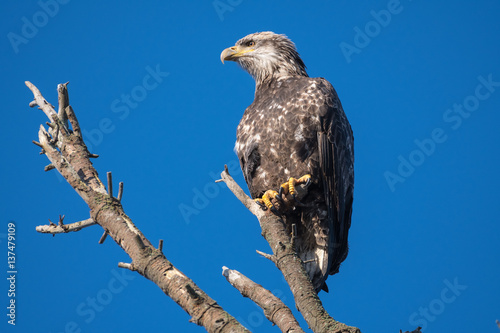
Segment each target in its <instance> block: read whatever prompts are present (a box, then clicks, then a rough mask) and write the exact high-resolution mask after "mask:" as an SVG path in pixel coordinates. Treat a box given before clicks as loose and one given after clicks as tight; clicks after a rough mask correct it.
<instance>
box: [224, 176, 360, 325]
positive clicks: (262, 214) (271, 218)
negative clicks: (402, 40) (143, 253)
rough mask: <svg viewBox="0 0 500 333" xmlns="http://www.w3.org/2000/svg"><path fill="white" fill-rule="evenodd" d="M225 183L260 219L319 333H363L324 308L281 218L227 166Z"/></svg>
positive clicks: (297, 299)
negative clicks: (261, 203) (247, 190)
mask: <svg viewBox="0 0 500 333" xmlns="http://www.w3.org/2000/svg"><path fill="white" fill-rule="evenodd" d="M221 178H222V180H223V181H224V182H225V183H226V185H227V187H228V188H229V189H230V190H231V192H233V194H234V195H235V196H236V197H237V198H238V199H239V200H240V201H241V202H242V203H243V204H244V205H245V207H247V208H248V210H250V212H252V214H254V215H255V216H256V217H257V219H258V220H259V224H260V227H261V229H262V235H263V236H264V238H265V239H266V240H267V242H268V243H269V245H270V247H271V249H272V251H273V256H274V258H275V260H273V261H274V262H275V264H276V267H278V269H279V270H280V271H281V272H282V273H283V276H284V277H285V280H286V282H287V283H288V285H289V286H290V289H291V291H292V293H293V297H294V299H295V304H296V306H297V309H298V310H299V311H300V313H301V314H302V316H303V317H304V319H305V320H306V322H307V324H308V325H309V327H310V328H311V329H312V330H313V331H314V332H316V333H320V332H321V333H323V332H325V333H326V332H334V333H360V330H359V329H358V328H356V327H351V326H347V325H345V324H343V323H341V322H338V321H336V320H335V319H333V318H332V317H331V316H330V315H329V314H328V312H327V311H326V310H325V308H324V307H323V304H322V303H321V300H320V299H319V298H318V294H317V293H316V291H315V290H314V287H313V286H312V283H311V281H310V279H309V276H308V275H307V273H306V271H305V269H304V265H303V263H302V260H301V259H300V258H299V256H298V255H297V253H296V252H295V250H294V247H293V246H292V240H291V237H290V235H288V234H287V232H286V229H285V224H284V222H283V220H282V219H281V218H279V217H278V216H276V215H274V214H272V213H271V212H270V211H269V210H268V211H263V210H262V208H261V207H260V206H259V205H258V204H257V203H255V201H253V200H252V199H251V198H250V197H249V196H248V195H246V194H245V192H244V191H243V190H242V189H241V187H240V186H239V185H238V184H237V183H236V182H235V181H234V179H233V178H232V177H231V176H230V175H229V172H228V170H227V166H226V167H225V170H224V171H223V172H222V173H221ZM296 190H297V194H298V198H299V200H300V199H301V196H303V195H304V194H305V192H304V191H305V188H304V187H302V188H299V187H297V188H296Z"/></svg>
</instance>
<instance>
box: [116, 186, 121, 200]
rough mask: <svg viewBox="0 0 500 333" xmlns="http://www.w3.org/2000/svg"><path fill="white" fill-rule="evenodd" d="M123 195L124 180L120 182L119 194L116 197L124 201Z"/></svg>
mask: <svg viewBox="0 0 500 333" xmlns="http://www.w3.org/2000/svg"><path fill="white" fill-rule="evenodd" d="M122 196H123V182H120V183H119V184H118V196H117V197H116V199H117V200H118V201H122Z"/></svg>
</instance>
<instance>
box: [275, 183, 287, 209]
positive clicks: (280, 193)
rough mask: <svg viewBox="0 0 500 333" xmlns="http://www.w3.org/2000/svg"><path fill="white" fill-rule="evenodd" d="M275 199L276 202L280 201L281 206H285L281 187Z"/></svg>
mask: <svg viewBox="0 0 500 333" xmlns="http://www.w3.org/2000/svg"><path fill="white" fill-rule="evenodd" d="M274 198H275V199H276V200H278V201H279V203H280V204H282V205H284V204H285V201H284V200H283V194H282V191H281V187H280V190H279V192H278V194H277V195H276V196H275V197H274Z"/></svg>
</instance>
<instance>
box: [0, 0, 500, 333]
mask: <svg viewBox="0 0 500 333" xmlns="http://www.w3.org/2000/svg"><path fill="white" fill-rule="evenodd" d="M1 9H2V10H1V14H0V16H1V17H0V27H1V36H2V38H1V54H0V60H1V62H2V63H3V64H4V65H3V66H2V67H1V69H0V71H1V77H2V80H1V91H2V95H3V98H2V102H3V109H4V113H3V114H4V116H3V119H4V120H3V125H2V131H0V138H1V142H2V152H3V161H4V162H3V165H2V173H1V174H0V177H1V184H2V187H3V188H4V190H3V191H2V194H1V202H2V204H1V205H0V213H1V216H2V224H1V229H0V249H1V250H0V253H4V255H3V258H5V259H4V263H3V264H2V267H3V269H4V273H3V275H4V276H5V277H7V258H6V257H7V242H6V234H7V232H8V223H9V221H14V223H15V226H16V234H15V236H16V250H15V251H16V255H17V261H16V265H17V270H18V274H17V280H16V304H17V307H16V311H17V312H16V314H17V317H16V326H15V327H12V326H11V325H9V324H7V316H6V314H7V309H6V307H7V305H8V302H9V300H10V299H9V298H8V296H7V292H8V289H9V284H8V283H7V282H8V281H7V280H6V278H5V279H2V280H3V282H2V283H0V288H1V290H0V294H1V295H2V296H1V298H0V300H1V304H2V306H1V307H0V308H1V309H3V310H2V314H1V316H0V318H2V320H1V321H0V330H1V331H2V332H16V331H17V332H47V333H49V332H52V333H56V332H57V333H59V332H73V331H74V332H134V331H143V332H153V331H155V332H157V331H164V332H203V329H202V328H200V327H198V326H196V325H195V324H192V323H189V322H188V319H189V317H188V315H187V314H186V313H185V312H184V311H183V310H181V309H180V308H179V307H178V306H177V305H176V304H175V303H174V302H173V301H172V300H170V299H169V298H167V297H166V296H165V295H164V294H163V293H162V292H161V291H160V290H159V288H158V287H156V286H155V285H154V284H153V283H151V282H150V281H147V280H146V279H144V278H142V277H141V276H139V275H138V274H134V273H132V272H129V271H124V270H121V269H119V268H118V267H117V263H118V262H119V261H124V262H127V261H128V257H127V255H126V254H125V253H124V252H123V251H122V250H121V249H120V248H119V247H118V246H117V245H116V244H115V243H114V242H113V241H112V240H110V239H108V240H107V241H106V242H105V244H103V245H98V244H97V242H98V240H99V238H100V236H101V233H102V230H100V229H99V228H98V227H94V228H88V229H86V230H83V231H80V232H78V233H73V234H67V235H58V236H56V237H51V236H48V235H41V234H38V233H36V232H35V226H37V225H40V224H46V223H47V222H48V221H47V219H51V220H52V221H56V220H57V217H58V215H59V214H65V215H66V220H65V221H66V222H68V223H69V222H73V221H78V220H82V219H86V218H88V213H89V212H88V207H87V206H86V205H85V204H84V202H83V201H82V200H81V199H80V197H78V196H77V195H76V193H75V192H74V191H73V190H72V189H71V188H70V187H69V185H68V184H67V183H66V182H65V181H64V180H62V179H61V177H58V176H57V174H56V172H55V171H50V172H47V173H46V172H44V171H43V167H44V166H45V165H47V164H48V160H47V159H46V158H45V156H40V155H39V154H38V152H39V148H38V147H36V146H34V145H33V144H32V143H31V140H34V139H37V132H38V127H39V124H41V123H45V121H46V119H45V116H44V115H43V114H42V112H40V111H37V110H34V109H30V108H29V107H28V103H29V102H30V101H31V99H32V95H31V92H30V91H29V90H28V89H27V88H26V87H25V86H24V81H25V80H30V81H31V82H33V83H34V84H35V85H37V86H38V88H40V90H41V91H42V93H43V94H44V96H45V97H46V98H47V99H48V100H49V101H50V102H52V103H53V104H56V103H57V94H56V86H57V84H58V83H63V82H67V81H70V82H71V83H70V84H69V94H70V102H71V104H72V106H73V108H74V110H75V111H76V113H77V116H78V117H79V121H80V125H81V126H82V129H84V134H85V136H86V138H87V143H88V144H89V146H90V147H92V152H93V153H96V154H99V155H100V156H101V157H100V158H99V159H97V160H95V166H96V168H97V170H98V171H99V172H100V175H101V179H103V180H104V179H105V175H106V172H107V171H112V172H113V178H114V180H115V182H116V184H115V187H117V182H118V181H123V182H124V183H125V191H124V196H123V204H124V207H125V211H126V212H127V214H128V215H129V216H130V217H132V219H133V221H134V222H135V224H136V225H137V226H138V227H139V228H140V229H141V230H142V231H143V232H144V234H145V235H146V236H147V237H148V238H149V239H150V240H151V241H152V242H153V243H156V242H158V240H159V239H163V240H164V242H165V243H164V252H165V253H166V255H167V257H168V258H169V259H170V260H171V261H172V262H173V263H174V264H175V265H176V266H177V267H178V268H179V269H180V270H181V271H183V272H184V273H186V274H187V275H188V276H189V277H191V278H192V279H193V280H194V281H195V282H196V283H197V284H198V285H199V286H200V287H201V288H202V289H204V290H205V291H206V292H207V293H209V294H210V296H211V297H213V298H214V299H216V300H217V301H218V303H219V304H220V305H222V306H223V307H224V308H225V309H226V310H227V311H229V312H230V313H231V314H232V315H233V316H235V317H236V318H238V319H239V320H240V321H241V322H242V323H244V325H246V326H247V327H248V328H249V329H251V330H252V331H255V332H276V331H277V329H276V328H273V327H272V326H271V325H270V324H269V322H268V321H267V320H266V319H265V317H264V315H263V314H262V311H260V310H259V309H258V308H257V307H256V306H255V305H254V304H253V303H252V302H251V301H249V300H248V299H244V298H242V297H241V295H240V294H239V293H238V292H237V291H236V290H235V289H233V288H232V287H231V286H230V285H229V284H228V283H227V282H226V280H225V279H224V277H222V275H221V267H222V266H227V267H229V268H231V269H236V270H239V271H240V272H242V273H243V274H246V275H247V276H248V277H250V278H252V279H253V280H254V281H256V282H258V283H261V284H263V285H264V286H265V287H266V288H268V289H270V290H273V291H274V292H275V293H276V294H277V295H278V296H280V297H281V298H282V299H283V300H284V302H285V303H287V304H288V305H289V306H290V307H291V308H292V309H294V305H293V298H292V295H291V293H290V292H289V289H288V286H287V285H286V284H285V283H284V281H283V278H282V277H281V274H280V273H279V271H277V269H276V268H275V267H274V266H273V265H272V264H271V263H270V262H268V261H267V260H265V259H263V258H261V257H259V256H258V255H257V254H256V253H255V250H256V249H258V250H262V251H269V249H268V245H267V243H266V242H265V240H264V239H263V238H262V237H261V236H260V229H259V226H258V223H257V221H256V220H255V219H254V218H253V216H252V215H251V214H250V213H249V212H248V211H246V209H245V208H244V207H243V206H242V205H241V204H240V203H239V202H238V201H237V200H236V199H235V198H234V197H233V195H232V194H231V193H230V192H229V190H227V189H226V188H225V186H224V185H223V184H218V185H215V184H214V183H213V180H214V178H217V174H219V173H220V171H222V169H223V166H224V164H229V165H230V166H231V171H232V174H233V175H234V176H235V178H236V180H238V181H239V183H240V184H242V185H243V184H244V182H243V178H242V175H241V172H240V171H239V168H238V167H237V166H236V167H235V165H236V164H235V163H237V159H236V156H235V154H234V152H233V146H234V141H235V131H236V126H237V124H238V122H239V120H240V118H241V116H242V114H243V111H244V109H245V107H246V106H247V105H249V104H250V103H251V102H252V100H253V93H254V82H253V80H252V79H251V77H250V76H249V75H248V74H246V73H245V72H243V71H242V70H241V69H240V68H238V67H237V66H236V65H235V64H234V63H226V65H222V64H221V63H220V60H219V55H220V52H221V51H222V50H223V49H224V48H226V47H229V46H232V45H233V44H234V43H235V41H236V40H238V39H239V38H241V37H243V36H245V35H247V34H249V33H252V32H256V31H265V30H272V31H274V32H277V33H284V34H287V35H288V36H289V37H290V38H291V39H292V40H293V41H294V42H295V43H296V45H297V47H298V49H299V52H300V54H301V56H302V58H303V60H304V61H305V63H306V65H307V66H308V72H309V74H310V76H322V77H325V78H327V79H328V80H329V81H330V82H332V84H333V85H334V86H335V88H336V89H337V92H338V94H339V96H340V98H341V100H342V103H343V105H344V109H345V111H346V113H347V115H348V118H349V120H350V122H351V124H352V128H353V130H354V136H355V154H356V162H355V163H356V164H355V168H356V180H355V182H356V184H355V199H354V212H353V220H352V227H351V233H350V252H349V256H348V258H347V260H346V261H345V262H344V264H343V265H342V267H341V269H340V273H339V274H337V275H335V276H333V277H330V278H329V279H328V282H329V287H330V293H329V294H326V293H322V294H321V295H320V297H321V299H322V301H323V303H324V305H325V307H326V309H327V310H328V311H329V312H330V314H331V315H332V316H334V317H335V318H336V319H338V320H340V321H342V322H346V323H348V324H352V325H355V326H358V327H360V328H361V329H362V331H363V332H375V333H377V332H399V329H403V330H405V329H413V328H415V327H416V326H418V325H421V326H424V327H425V330H424V331H425V332H472V331H474V332H498V329H497V328H496V325H495V319H500V305H499V302H498V300H499V296H500V285H499V283H498V279H499V276H500V266H499V262H500V251H499V250H500V245H499V244H500V225H499V223H498V216H499V215H500V209H499V207H500V205H499V204H498V202H497V200H498V198H499V187H500V177H499V173H498V170H497V169H498V164H499V162H500V158H499V157H498V153H499V150H498V148H497V144H498V142H499V141H500V134H499V131H498V123H499V122H500V116H499V113H498V111H499V109H500V63H499V59H500V44H499V43H498V33H499V31H500V20H499V14H498V13H500V4H499V3H498V1H494V0H480V1H475V2H462V3H460V4H458V3H456V2H452V1H421V0H420V1H411V0H401V1H400V2H398V1H395V0H390V1H388V0H383V1H358V2H352V1H344V0H342V1H336V2H326V1H312V2H311V1H310V2H308V3H307V4H304V3H303V2H302V1H287V2H286V3H285V2H264V1H260V2H254V1H244V0H243V1H241V0H240V1H239V0H232V1H229V0H221V1H215V2H212V1H204V2H201V1H200V2H188V1H186V2H160V1H154V2H153V1H151V2H146V3H141V4H139V3H138V2H132V1H106V2H103V1H101V2H81V1H80V2H77V1H67V0H66V1H63V0H59V1H57V2H56V0H41V1H39V2H37V1H23V2H22V3H19V2H5V3H4V4H2V5H1ZM245 188H246V187H245ZM186 212H189V213H186ZM297 317H298V318H300V314H298V315H297ZM301 322H302V323H303V321H301Z"/></svg>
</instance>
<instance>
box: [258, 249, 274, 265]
mask: <svg viewBox="0 0 500 333" xmlns="http://www.w3.org/2000/svg"><path fill="white" fill-rule="evenodd" d="M255 252H257V253H258V254H260V255H261V256H263V257H264V258H266V259H269V260H271V261H272V262H273V263H276V258H275V257H274V255H272V254H267V253H264V252H262V251H259V250H255Z"/></svg>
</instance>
